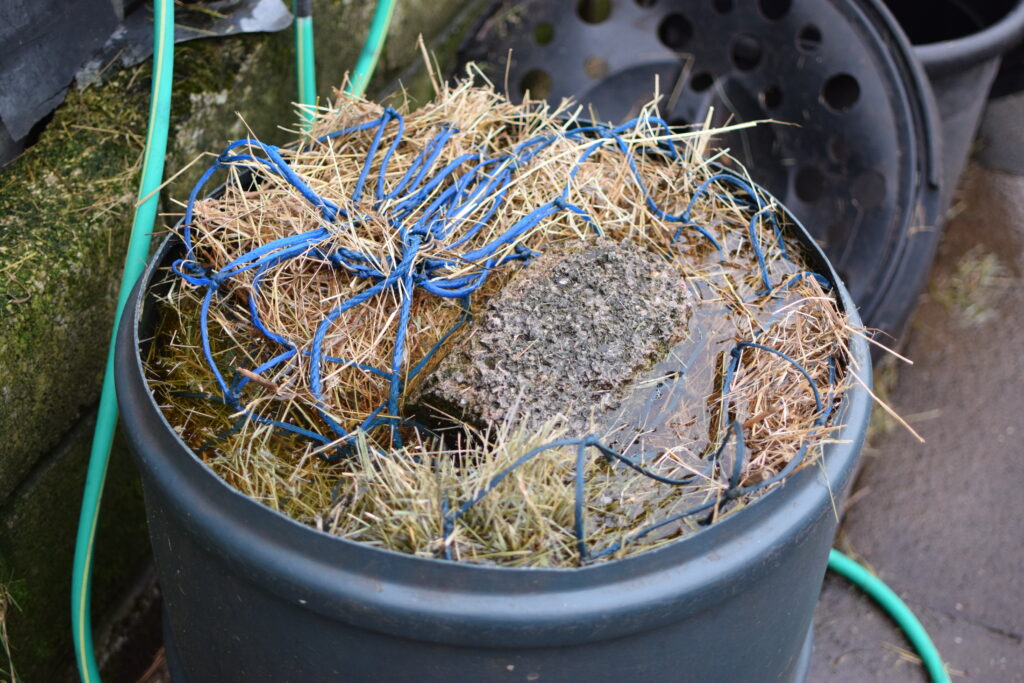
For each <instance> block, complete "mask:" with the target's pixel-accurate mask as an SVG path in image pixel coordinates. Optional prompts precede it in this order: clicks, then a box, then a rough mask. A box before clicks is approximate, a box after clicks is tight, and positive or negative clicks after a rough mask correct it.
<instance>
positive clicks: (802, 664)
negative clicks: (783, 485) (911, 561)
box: [162, 610, 814, 683]
mask: <svg viewBox="0 0 1024 683" xmlns="http://www.w3.org/2000/svg"><path fill="white" fill-rule="evenodd" d="M162 621H163V630H164V657H165V658H166V659H167V671H168V672H169V673H170V675H171V682H172V683H188V679H187V678H186V677H185V672H184V670H183V669H182V667H181V660H180V659H179V658H178V649H177V647H176V646H175V645H174V637H173V635H172V634H171V625H170V622H169V621H168V620H167V610H163V617H162ZM813 651H814V627H813V626H812V627H811V628H810V629H808V631H807V637H806V638H804V646H803V647H802V648H801V649H800V657H799V658H798V659H797V662H796V671H795V675H794V677H793V683H806V681H807V675H808V673H810V670H811V653H812V652H813Z"/></svg>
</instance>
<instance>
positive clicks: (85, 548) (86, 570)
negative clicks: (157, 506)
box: [71, 0, 174, 683]
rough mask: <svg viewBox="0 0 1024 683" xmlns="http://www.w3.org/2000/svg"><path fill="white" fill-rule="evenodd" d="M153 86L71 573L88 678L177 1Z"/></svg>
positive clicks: (160, 34) (169, 6) (77, 635)
mask: <svg viewBox="0 0 1024 683" xmlns="http://www.w3.org/2000/svg"><path fill="white" fill-rule="evenodd" d="M153 15H154V17H153V18H154V24H153V86H152V93H151V95H150V104H149V128H148V130H147V131H146V148H145V152H144V156H143V159H142V180H141V181H140V183H139V204H138V206H137V207H136V209H135V220H134V221H133V223H132V231H131V238H130V240H129V242H128V253H127V255H126V257H125V263H124V273H123V275H122V276H121V289H120V291H119V293H118V295H117V308H116V309H115V312H114V329H113V332H112V333H111V339H110V347H109V348H108V349H107V366H106V369H105V370H104V373H103V390H102V393H101V394H100V404H99V411H98V413H97V415H96V431H95V432H94V433H93V439H92V451H91V453H90V456H89V468H88V470H87V471H86V475H85V491H84V493H83V496H82V512H81V515H80V516H79V518H78V537H77V540H76V543H75V561H74V569H73V574H72V576H71V626H72V630H73V633H74V642H75V663H76V664H77V666H78V672H79V674H80V675H81V677H82V680H83V681H85V682H86V683H93V682H96V683H98V682H99V680H100V676H99V667H98V666H97V665H96V657H95V653H94V650H93V642H92V618H91V610H90V593H91V589H92V561H93V546H94V544H95V541H96V523H97V520H98V518H99V513H100V500H101V498H102V497H103V484H104V482H105V480H106V477H107V464H108V462H109V461H110V446H111V443H112V442H113V440H114V429H115V428H116V426H117V395H116V393H115V391H114V335H116V333H117V326H118V324H119V323H120V321H121V312H122V311H123V310H124V305H125V302H126V301H127V300H128V295H129V294H130V293H131V291H132V287H133V286H134V285H135V281H136V280H138V279H139V276H140V275H141V274H142V271H143V270H144V269H145V267H146V259H147V258H148V257H149V244H150V241H151V239H150V238H151V234H152V232H153V223H154V222H155V221H156V213H157V208H158V206H159V200H160V197H159V192H158V191H157V189H158V188H159V187H160V184H161V183H162V182H163V175H164V157H165V156H166V153H167V128H168V126H169V124H170V117H171V80H172V76H173V70H174V2H173V0H156V2H155V4H154V6H153Z"/></svg>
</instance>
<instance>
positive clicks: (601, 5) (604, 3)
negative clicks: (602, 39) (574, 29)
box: [576, 0, 612, 24]
mask: <svg viewBox="0 0 1024 683" xmlns="http://www.w3.org/2000/svg"><path fill="white" fill-rule="evenodd" d="M576 14H577V15H579V18H580V19H582V20H583V21H585V22H587V23H588V24H600V23H601V22H602V21H606V20H607V19H608V17H610V16H611V15H612V0H580V2H579V4H578V5H576Z"/></svg>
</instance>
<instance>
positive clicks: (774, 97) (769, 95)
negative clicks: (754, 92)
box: [758, 85, 782, 109]
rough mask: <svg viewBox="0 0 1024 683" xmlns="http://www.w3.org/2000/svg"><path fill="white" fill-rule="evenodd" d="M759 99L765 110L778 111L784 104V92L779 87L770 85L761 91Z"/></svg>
mask: <svg viewBox="0 0 1024 683" xmlns="http://www.w3.org/2000/svg"><path fill="white" fill-rule="evenodd" d="M758 98H759V99H760V100H761V106H762V107H764V108H765V109H776V108H777V107H778V106H779V105H781V104H782V90H781V89H780V88H779V86H777V85H769V86H768V87H767V88H765V89H764V90H762V91H761V94H760V95H759V96H758Z"/></svg>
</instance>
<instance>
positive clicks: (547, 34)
mask: <svg viewBox="0 0 1024 683" xmlns="http://www.w3.org/2000/svg"><path fill="white" fill-rule="evenodd" d="M533 39H534V40H535V41H537V44H538V45H547V44H548V43H550V42H551V41H552V40H554V39H555V27H554V26H553V25H552V24H550V23H548V22H546V21H545V22H541V23H540V24H537V27H536V28H534V29H533Z"/></svg>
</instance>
